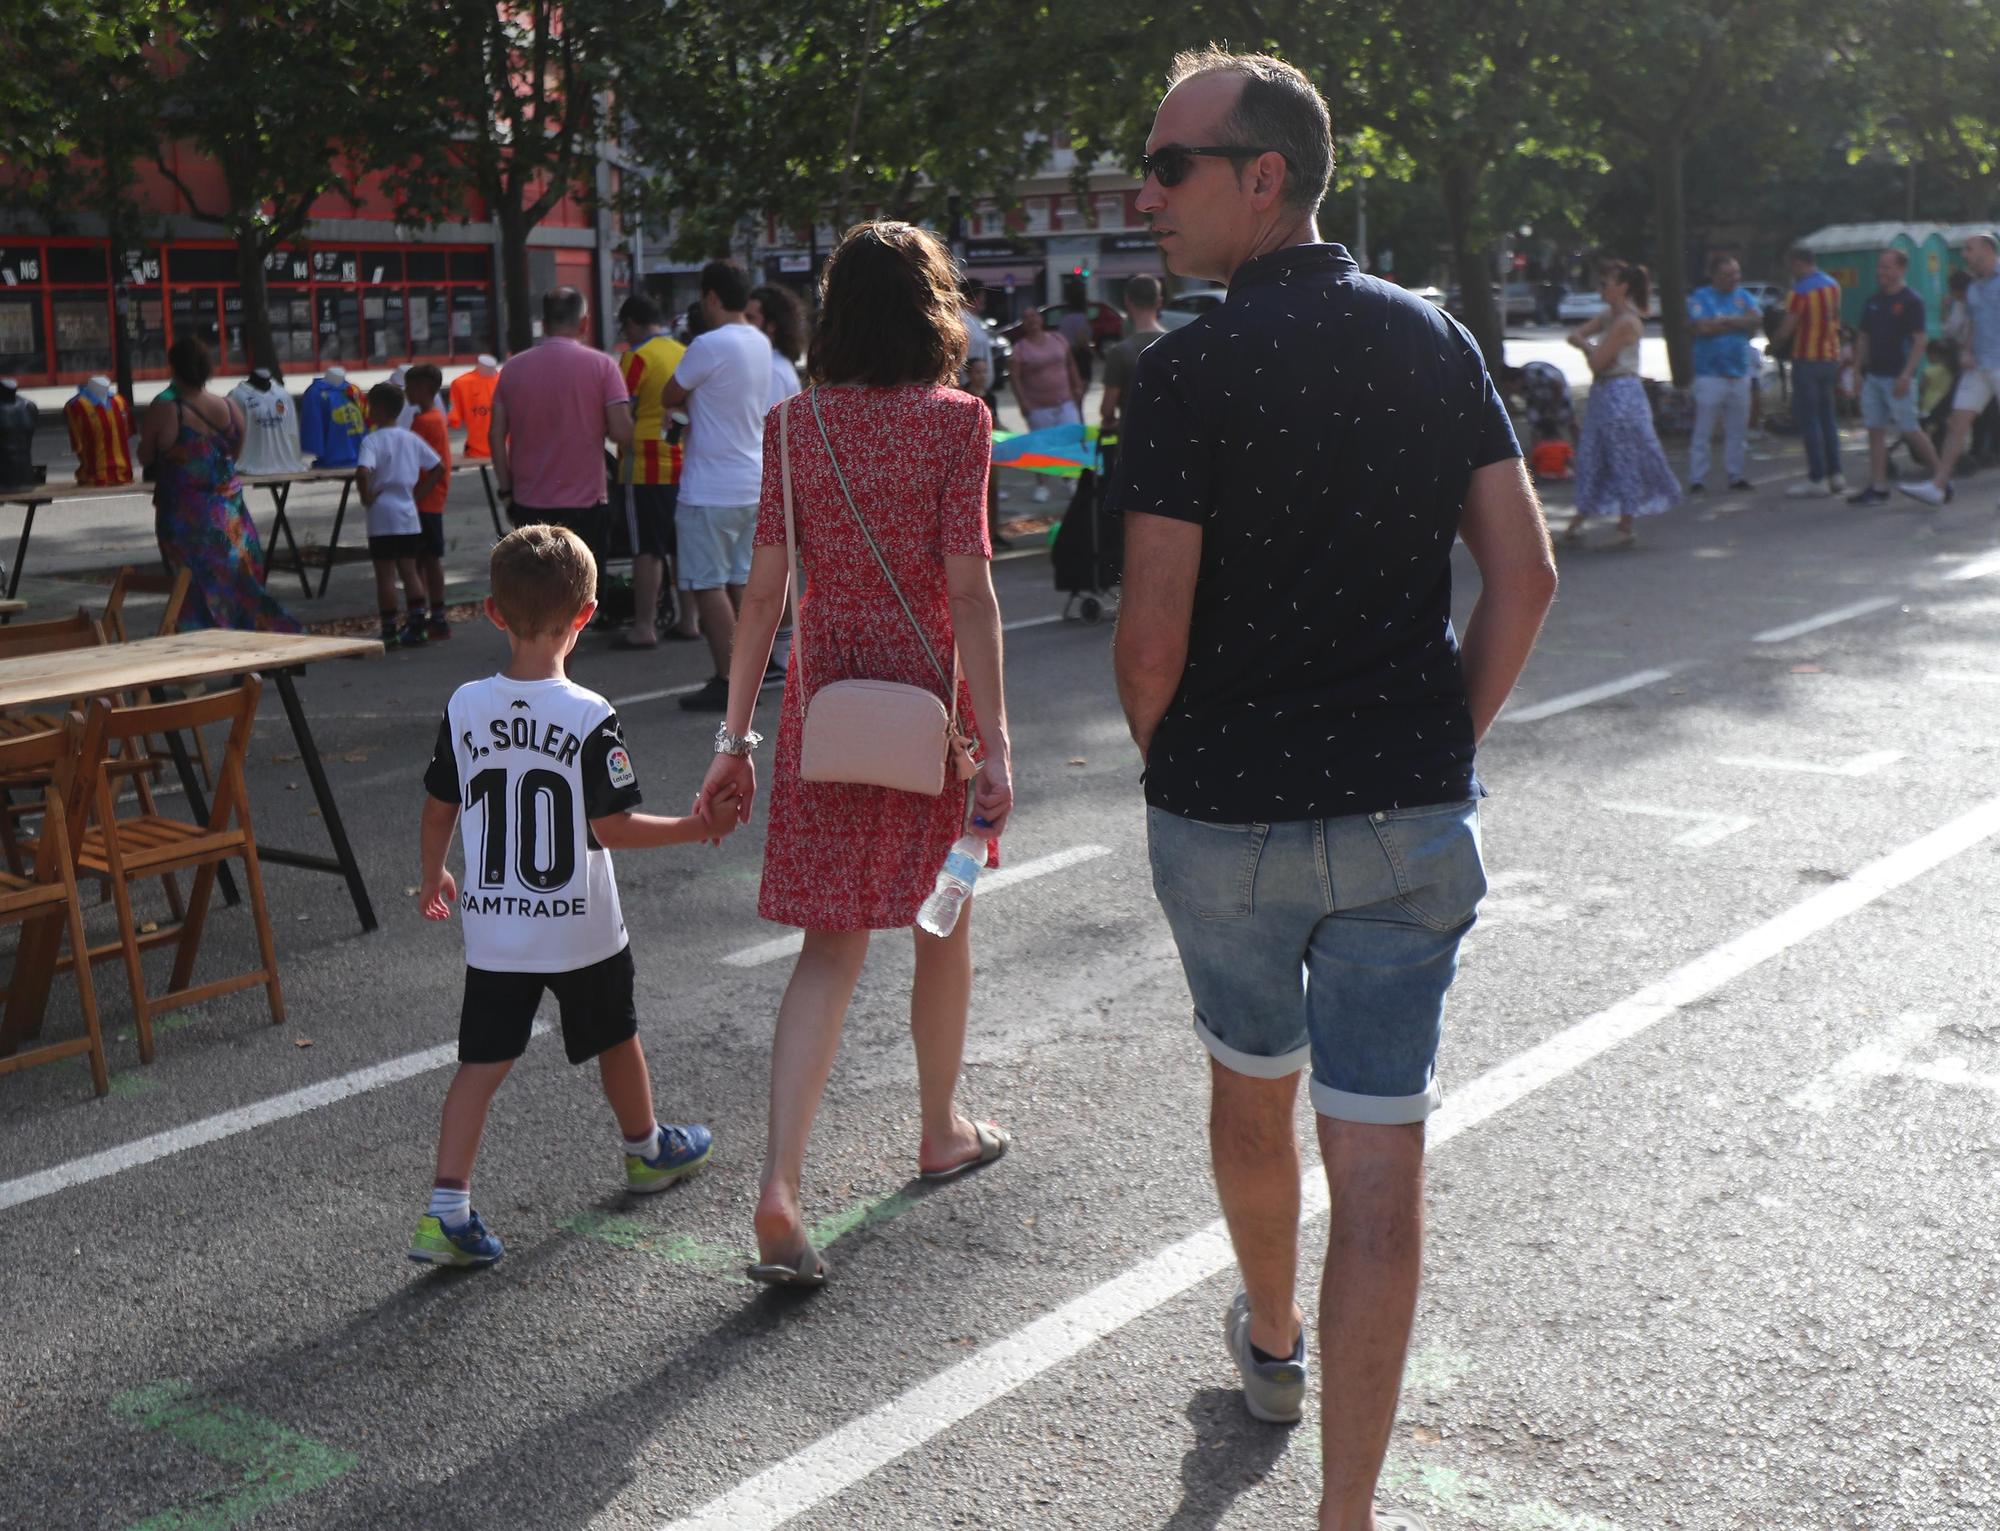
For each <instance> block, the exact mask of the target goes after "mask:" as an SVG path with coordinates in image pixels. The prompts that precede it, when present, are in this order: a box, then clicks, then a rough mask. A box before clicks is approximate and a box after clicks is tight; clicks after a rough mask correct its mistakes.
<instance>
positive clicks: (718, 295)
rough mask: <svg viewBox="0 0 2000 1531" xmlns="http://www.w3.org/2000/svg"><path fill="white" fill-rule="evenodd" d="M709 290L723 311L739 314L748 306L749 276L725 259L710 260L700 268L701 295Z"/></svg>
mask: <svg viewBox="0 0 2000 1531" xmlns="http://www.w3.org/2000/svg"><path fill="white" fill-rule="evenodd" d="M711 292H712V293H714V294H715V301H716V302H718V303H720V304H721V305H722V309H723V312H724V313H730V314H740V313H742V312H743V310H744V309H746V308H748V307H749V306H750V278H749V277H747V276H745V275H744V274H743V268H742V267H740V266H732V265H731V264H730V263H729V262H728V261H726V260H712V261H710V262H709V263H708V264H707V265H706V266H703V267H702V268H701V295H702V296H703V297H707V296H708V295H709V294H710V293H711Z"/></svg>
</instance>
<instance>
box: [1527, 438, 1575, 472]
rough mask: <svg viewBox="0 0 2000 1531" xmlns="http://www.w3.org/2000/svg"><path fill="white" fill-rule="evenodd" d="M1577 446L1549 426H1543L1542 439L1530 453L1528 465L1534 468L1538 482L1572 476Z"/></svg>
mask: <svg viewBox="0 0 2000 1531" xmlns="http://www.w3.org/2000/svg"><path fill="white" fill-rule="evenodd" d="M1575 457H1576V448H1575V447H1573V446H1571V445H1570V444H1569V441H1568V440H1567V439H1566V438H1565V437H1563V436H1561V435H1559V434H1558V433H1557V432H1556V431H1555V430H1553V429H1551V428H1550V427H1548V426H1543V427H1542V435H1541V440H1539V441H1537V442H1536V443H1535V449H1534V451H1532V452H1531V453H1529V454H1528V466H1529V467H1531V468H1532V469H1533V470H1534V474H1535V482H1536V483H1548V482H1551V481H1553V480H1560V479H1566V478H1568V477H1569V476H1570V464H1571V462H1572V461H1574V460H1575Z"/></svg>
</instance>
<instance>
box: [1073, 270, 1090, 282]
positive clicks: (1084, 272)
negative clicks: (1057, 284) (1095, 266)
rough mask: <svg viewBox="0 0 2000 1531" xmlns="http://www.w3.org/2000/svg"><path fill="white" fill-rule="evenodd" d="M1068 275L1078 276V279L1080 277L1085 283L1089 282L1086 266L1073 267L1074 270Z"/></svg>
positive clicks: (1088, 271)
mask: <svg viewBox="0 0 2000 1531" xmlns="http://www.w3.org/2000/svg"><path fill="white" fill-rule="evenodd" d="M1070 275H1071V276H1080V277H1082V278H1083V279H1084V280H1085V281H1086V282H1087V281H1089V280H1090V267H1088V266H1078V267H1075V268H1074V269H1073V270H1072V271H1071V272H1070Z"/></svg>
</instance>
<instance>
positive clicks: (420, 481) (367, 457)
mask: <svg viewBox="0 0 2000 1531" xmlns="http://www.w3.org/2000/svg"><path fill="white" fill-rule="evenodd" d="M402 412H403V390H402V389H400V388H398V387H397V386H396V385H395V384H394V383H377V384H376V385H375V386H374V387H373V388H371V389H369V390H368V423H369V424H370V425H371V426H373V427H374V428H373V429H372V430H371V431H369V433H368V434H367V435H366V436H363V437H362V438H361V455H360V459H359V461H358V462H357V464H356V466H355V470H354V483H355V487H356V488H358V489H359V490H360V491H361V503H362V504H363V505H364V506H366V507H367V509H368V556H369V557H370V558H372V559H373V560H374V561H375V605H376V607H377V609H379V610H380V611H381V613H382V646H383V647H384V648H389V649H393V648H406V649H408V648H421V647H422V646H423V645H424V643H425V642H427V641H428V639H429V637H430V633H429V629H428V627H427V625H426V622H427V608H426V604H425V600H424V577H423V571H422V570H421V569H420V568H419V567H418V560H419V559H421V558H422V557H423V556H424V532H423V523H422V522H421V521H420V520H418V518H417V501H418V500H420V499H423V498H424V497H426V496H427V495H429V494H430V492H431V491H432V490H433V489H435V488H436V487H437V485H438V482H439V480H441V479H442V478H443V477H444V472H445V467H444V461H443V459H442V458H440V457H439V456H438V454H437V453H436V452H434V451H432V450H431V446H430V443H429V442H427V441H425V440H424V439H423V438H422V437H421V436H419V435H418V434H417V433H416V432H415V431H412V430H409V429H407V428H405V427H403V426H400V425H398V424H397V423H396V418H397V416H399V415H400V414H401V413H402ZM399 574H400V575H401V576H402V578H403V596H404V599H405V600H407V601H408V602H409V607H410V614H409V620H408V621H406V622H405V623H404V624H403V627H402V630H401V631H400V632H398V631H397V628H396V576H397V575H399Z"/></svg>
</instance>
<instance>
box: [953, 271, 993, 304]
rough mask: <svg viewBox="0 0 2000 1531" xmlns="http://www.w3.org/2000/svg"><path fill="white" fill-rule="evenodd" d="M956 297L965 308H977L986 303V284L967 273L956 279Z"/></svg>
mask: <svg viewBox="0 0 2000 1531" xmlns="http://www.w3.org/2000/svg"><path fill="white" fill-rule="evenodd" d="M958 295H959V296H960V297H961V298H963V299H964V300H965V306H966V307H967V308H978V307H980V306H981V305H982V304H983V303H985V301H986V284H985V283H984V282H982V281H980V280H979V278H978V277H976V276H974V275H973V274H972V273H971V272H970V271H968V272H966V273H965V275H963V276H961V277H960V278H959V279H958Z"/></svg>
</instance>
